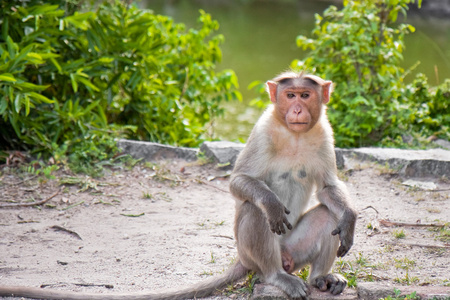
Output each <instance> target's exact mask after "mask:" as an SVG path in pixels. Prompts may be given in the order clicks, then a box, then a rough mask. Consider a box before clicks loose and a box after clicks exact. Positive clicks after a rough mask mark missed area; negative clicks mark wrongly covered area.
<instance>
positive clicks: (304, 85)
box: [268, 78, 322, 133]
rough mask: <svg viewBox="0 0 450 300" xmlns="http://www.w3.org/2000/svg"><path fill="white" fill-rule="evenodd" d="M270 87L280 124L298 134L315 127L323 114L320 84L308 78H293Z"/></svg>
mask: <svg viewBox="0 0 450 300" xmlns="http://www.w3.org/2000/svg"><path fill="white" fill-rule="evenodd" d="M268 86H269V92H270V94H271V100H272V98H273V100H272V102H273V103H274V105H275V111H276V114H277V119H278V120H279V121H280V122H282V123H284V124H285V126H286V127H287V128H289V129H290V130H291V131H294V132H297V133H305V132H308V131H309V130H310V129H311V128H313V127H314V125H315V124H316V123H317V121H318V120H319V118H320V115H321V113H322V87H321V86H320V85H319V84H318V83H316V82H315V81H313V80H310V79H308V78H291V79H290V80H287V81H284V82H279V83H278V84H276V86H273V85H272V86H271V84H270V83H268ZM272 89H275V91H272ZM274 100H275V101H274Z"/></svg>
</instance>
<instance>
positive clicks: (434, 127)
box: [408, 74, 450, 140]
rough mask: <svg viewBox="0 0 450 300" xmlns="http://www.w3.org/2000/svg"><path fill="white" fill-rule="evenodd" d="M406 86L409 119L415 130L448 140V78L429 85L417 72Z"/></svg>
mask: <svg viewBox="0 0 450 300" xmlns="http://www.w3.org/2000/svg"><path fill="white" fill-rule="evenodd" d="M408 88H409V93H410V94H411V95H412V96H411V97H410V99H411V100H412V103H411V105H412V110H413V114H411V116H410V120H411V122H412V124H413V126H414V129H415V131H417V132H419V133H421V134H423V135H426V136H430V135H436V136H441V137H443V138H445V139H447V140H450V79H446V80H445V81H444V83H442V84H441V85H439V86H437V87H430V86H429V85H428V82H427V77H426V76H425V75H423V74H418V75H417V76H416V78H415V80H414V81H413V83H412V84H411V85H409V86H408Z"/></svg>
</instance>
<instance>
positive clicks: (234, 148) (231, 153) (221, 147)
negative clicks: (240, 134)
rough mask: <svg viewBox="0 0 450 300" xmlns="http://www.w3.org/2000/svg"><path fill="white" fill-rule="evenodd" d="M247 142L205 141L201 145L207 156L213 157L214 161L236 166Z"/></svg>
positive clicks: (201, 149)
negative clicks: (237, 159)
mask: <svg viewBox="0 0 450 300" xmlns="http://www.w3.org/2000/svg"><path fill="white" fill-rule="evenodd" d="M244 147H245V144H241V143H234V142H228V141H215V142H204V143H203V144H202V146H201V147H200V151H202V152H203V153H204V154H205V155H206V157H209V158H212V159H213V160H214V162H216V163H219V164H227V163H229V164H230V166H234V163H235V162H236V158H237V156H238V155H239V153H241V151H242V150H243V149H244Z"/></svg>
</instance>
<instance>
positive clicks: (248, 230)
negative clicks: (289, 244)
mask: <svg viewBox="0 0 450 300" xmlns="http://www.w3.org/2000/svg"><path fill="white" fill-rule="evenodd" d="M235 234H236V240H237V249H238V254H239V259H240V261H241V263H242V264H243V265H244V266H245V267H246V268H248V269H251V270H253V271H256V272H257V273H258V274H260V275H262V279H263V280H264V281H265V282H267V283H269V284H272V285H274V286H276V287H278V288H280V289H281V290H282V291H284V292H285V293H286V294H287V295H289V296H290V297H292V298H297V299H306V297H307V295H308V287H307V285H306V284H305V282H304V281H303V280H302V279H300V278H299V277H298V276H294V275H291V274H288V273H287V272H286V271H285V270H284V269H283V265H282V257H281V247H280V242H279V241H280V239H279V237H278V236H276V235H275V234H274V233H273V232H271V231H270V228H269V225H268V223H267V221H266V218H265V216H264V215H263V213H262V212H261V210H260V209H259V208H258V207H256V206H255V205H254V204H251V203H249V202H244V203H243V204H242V206H241V207H240V209H238V212H237V216H236V225H235Z"/></svg>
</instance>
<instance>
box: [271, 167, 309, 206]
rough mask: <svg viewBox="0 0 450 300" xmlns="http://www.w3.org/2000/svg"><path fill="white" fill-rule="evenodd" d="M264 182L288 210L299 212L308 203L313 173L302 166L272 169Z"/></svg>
mask: <svg viewBox="0 0 450 300" xmlns="http://www.w3.org/2000/svg"><path fill="white" fill-rule="evenodd" d="M265 182H266V184H267V185H268V186H269V188H270V189H271V190H272V192H274V193H275V194H276V195H277V196H278V198H279V199H280V201H281V202H282V203H283V204H284V205H285V206H286V207H287V208H288V209H289V210H294V211H299V213H300V212H302V211H303V208H304V207H306V206H307V204H308V203H309V200H310V197H311V193H312V189H313V187H314V182H315V180H314V174H311V172H310V171H308V170H307V169H306V168H304V167H302V168H295V169H291V170H287V171H282V172H280V171H272V172H270V173H269V174H268V177H267V178H266V180H265Z"/></svg>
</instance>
